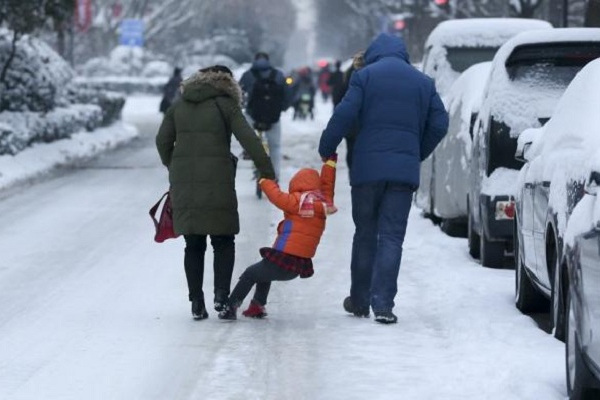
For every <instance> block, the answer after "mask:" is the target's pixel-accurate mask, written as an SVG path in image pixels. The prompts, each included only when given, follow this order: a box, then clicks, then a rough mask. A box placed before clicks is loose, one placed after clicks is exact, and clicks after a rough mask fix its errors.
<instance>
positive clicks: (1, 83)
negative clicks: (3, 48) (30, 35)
mask: <svg viewBox="0 0 600 400" xmlns="http://www.w3.org/2000/svg"><path fill="white" fill-rule="evenodd" d="M18 41H19V33H18V32H17V31H13V38H12V43H11V49H10V53H9V54H8V58H7V59H6V62H5V63H4V66H3V67H2V71H1V72H0V87H2V88H5V87H6V82H5V81H6V75H7V74H8V69H9V68H10V65H11V64H12V62H13V60H14V59H15V55H16V54H17V42H18ZM2 93H4V90H0V111H2V110H3V109H4V99H3V98H2Z"/></svg>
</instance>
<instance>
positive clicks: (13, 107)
mask: <svg viewBox="0 0 600 400" xmlns="http://www.w3.org/2000/svg"><path fill="white" fill-rule="evenodd" d="M11 41H12V33H11V32H9V31H8V30H6V29H0V65H1V66H4V65H5V63H6V62H7V60H8V57H9V56H10V52H11V47H12V43H11ZM73 76H74V72H73V70H72V69H71V67H70V66H69V65H68V64H67V62H66V61H65V60H63V59H62V58H61V57H60V56H59V55H58V54H57V53H56V52H54V50H52V49H51V48H50V46H48V45H47V44H46V43H44V42H43V41H41V40H38V39H36V38H34V37H32V36H24V37H22V38H21V39H19V41H18V43H17V48H16V53H15V56H14V59H13V61H12V63H11V65H10V68H9V69H8V71H7V75H6V82H5V84H4V87H3V88H2V90H3V93H2V97H1V103H0V111H4V110H9V111H48V110H51V109H53V108H54V107H56V106H57V105H59V104H60V103H62V102H63V97H64V96H65V93H66V91H67V90H68V86H69V83H70V82H71V80H72V79H73Z"/></svg>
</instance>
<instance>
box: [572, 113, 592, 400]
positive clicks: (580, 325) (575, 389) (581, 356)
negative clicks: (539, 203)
mask: <svg viewBox="0 0 600 400" xmlns="http://www.w3.org/2000/svg"><path fill="white" fill-rule="evenodd" d="M596 119H598V118H596ZM595 161H596V166H595V167H594V168H593V169H592V172H591V174H590V178H589V180H588V183H587V187H586V193H587V194H586V195H585V196H584V197H583V199H581V201H580V202H579V203H578V204H577V206H576V207H575V209H574V210H573V214H572V216H571V219H570V220H569V226H568V228H567V233H566V235H565V236H566V242H567V244H566V250H565V252H566V260H567V273H566V275H565V278H566V279H568V281H569V282H568V283H567V282H565V285H564V287H565V288H566V289H567V290H566V296H565V305H566V318H565V321H564V331H565V333H566V344H567V345H566V352H565V358H566V366H567V368H566V370H567V389H568V393H569V399H571V400H576V399H598V398H599V397H598V395H599V394H600V199H598V196H599V195H600V152H598V153H597V154H596V157H595ZM594 390H595V393H594V392H593V391H594ZM594 396H595V397H594Z"/></svg>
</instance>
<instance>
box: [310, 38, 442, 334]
mask: <svg viewBox="0 0 600 400" xmlns="http://www.w3.org/2000/svg"><path fill="white" fill-rule="evenodd" d="M365 62H366V66H365V67H364V68H363V69H361V70H360V71H357V72H356V73H354V74H353V76H352V79H351V80H350V88H349V90H348V92H347V94H346V95H345V96H344V98H343V100H342V102H341V103H340V104H339V105H338V106H337V107H336V108H335V111H334V114H333V116H332V117H331V119H330V121H329V124H328V125H327V128H326V129H325V131H324V132H323V134H322V136H321V141H320V144H319V153H320V155H321V157H323V158H324V159H325V158H327V157H329V156H331V155H332V154H333V153H335V151H336V148H337V147H338V145H339V144H340V142H341V141H342V139H343V138H344V136H345V135H347V134H348V132H350V130H351V127H352V125H353V124H354V123H358V124H359V126H360V131H359V133H358V136H357V137H356V144H355V146H354V152H353V165H352V170H351V171H350V184H351V185H352V218H353V219H354V225H355V228H356V230H355V233H354V241H353V243H352V263H351V274H352V285H351V288H350V296H349V297H347V298H346V299H345V300H344V309H345V310H346V311H347V312H349V313H352V314H354V315H356V316H360V317H368V316H369V307H371V308H372V309H373V312H374V313H375V320H376V321H377V322H380V323H386V324H387V323H395V322H397V317H396V316H395V315H394V313H393V312H392V310H393V308H394V297H395V296H396V293H397V291H398V287H397V280H398V273H399V271H400V261H401V258H402V244H403V242H404V235H405V233H406V226H407V223H408V214H409V211H410V207H411V203H412V196H413V192H414V191H415V190H416V189H417V187H418V186H419V166H420V163H421V161H423V160H424V159H425V158H427V156H429V154H431V152H432V151H433V150H434V148H435V147H436V146H437V144H438V143H439V142H440V141H441V140H442V138H443V137H444V135H445V134H446V131H447V129H448V114H447V112H446V110H445V109H444V105H443V103H442V101H441V99H440V97H439V95H438V93H437V91H436V89H435V85H434V83H433V80H432V79H430V78H429V77H427V76H426V75H424V74H422V73H421V72H419V71H417V70H416V69H415V68H413V67H412V66H411V65H410V62H409V58H408V53H407V51H406V47H405V45H404V42H403V41H402V39H400V38H399V37H396V36H393V35H389V34H381V35H379V36H378V37H377V38H376V39H375V40H374V41H373V43H372V44H371V45H370V47H369V48H368V49H367V51H366V53H365Z"/></svg>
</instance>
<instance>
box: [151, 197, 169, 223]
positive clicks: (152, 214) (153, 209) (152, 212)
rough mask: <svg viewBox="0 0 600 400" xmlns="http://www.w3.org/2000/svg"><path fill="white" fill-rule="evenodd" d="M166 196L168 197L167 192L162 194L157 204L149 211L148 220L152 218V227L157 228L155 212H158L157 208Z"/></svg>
mask: <svg viewBox="0 0 600 400" xmlns="http://www.w3.org/2000/svg"><path fill="white" fill-rule="evenodd" d="M167 196H169V192H166V193H165V194H163V195H162V197H161V198H160V200H158V202H157V203H156V204H155V205H154V206H152V208H151V209H150V213H149V214H150V218H152V221H154V226H158V220H157V219H156V212H157V211H158V207H159V206H160V203H161V202H162V201H163V199H164V198H165V197H167Z"/></svg>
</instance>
